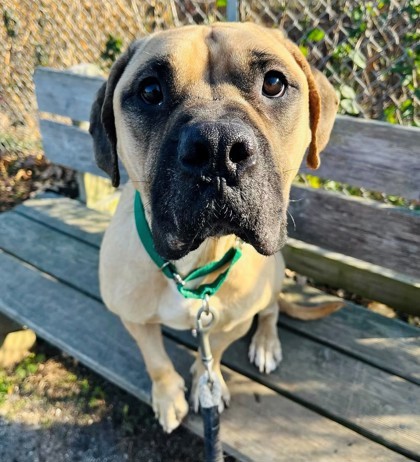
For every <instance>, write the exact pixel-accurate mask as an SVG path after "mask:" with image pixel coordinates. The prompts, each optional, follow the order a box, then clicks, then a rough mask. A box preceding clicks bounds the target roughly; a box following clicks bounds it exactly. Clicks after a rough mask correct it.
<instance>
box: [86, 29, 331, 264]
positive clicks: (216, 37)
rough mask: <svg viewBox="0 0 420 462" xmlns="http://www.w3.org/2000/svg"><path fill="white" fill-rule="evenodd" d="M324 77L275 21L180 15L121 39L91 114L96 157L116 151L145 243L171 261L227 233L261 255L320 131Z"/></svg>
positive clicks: (114, 173) (281, 227) (323, 129)
mask: <svg viewBox="0 0 420 462" xmlns="http://www.w3.org/2000/svg"><path fill="white" fill-rule="evenodd" d="M336 109H337V101H336V97H335V93H334V91H333V89H332V87H331V86H330V84H329V83H328V81H327V80H326V79H325V78H324V77H323V76H322V75H321V74H319V73H318V71H314V70H311V68H310V67H309V65H308V63H307V62H306V60H305V58H304V57H303V55H302V54H301V53H300V51H299V50H298V48H297V47H296V46H295V45H293V44H292V43H291V42H289V41H288V40H287V39H285V38H284V36H283V35H282V34H281V33H280V32H278V31H275V30H269V29H265V28H262V27H260V26H257V25H253V24H236V23H235V24H229V23H226V24H215V25H213V26H189V27H184V28H181V29H175V30H170V31H166V32H159V33H156V34H153V35H151V36H149V37H147V38H144V39H141V40H138V41H137V42H135V43H134V44H132V45H131V46H130V48H129V50H128V51H127V52H126V53H125V54H124V55H123V56H122V57H121V58H120V59H119V61H118V62H117V63H116V64H114V66H113V68H112V70H111V74H110V77H109V79H108V82H107V83H106V84H104V86H103V87H102V88H101V90H100V91H99V93H98V97H97V100H96V102H95V103H94V105H93V108H92V114H91V133H92V135H93V138H94V142H95V155H96V159H97V162H98V165H99V166H100V167H101V168H103V169H104V170H105V171H107V172H108V173H109V174H110V176H111V178H112V179H113V182H114V184H118V181H119V173H118V161H117V155H118V156H119V157H120V158H121V160H122V162H123V164H124V166H125V167H126V169H127V172H128V174H129V177H130V180H131V181H133V183H134V185H135V187H136V188H137V189H138V190H139V191H140V193H141V195H142V199H143V202H144V203H145V204H146V207H149V208H148V213H149V214H150V217H151V223H152V234H153V238H154V243H155V247H156V250H157V251H158V252H159V253H160V254H161V256H162V257H164V258H167V259H171V260H176V259H178V258H181V257H183V256H184V255H186V254H187V253H188V252H189V251H191V250H193V249H195V248H197V247H198V246H199V245H200V244H201V243H202V242H203V241H204V240H205V239H206V238H208V237H214V236H221V235H226V234H235V235H237V236H239V237H240V238H242V239H243V240H244V241H245V242H248V243H250V244H251V245H253V246H254V248H255V249H256V250H257V251H258V252H260V253H261V254H264V255H271V254H273V253H275V252H276V251H277V250H279V249H280V248H281V247H282V246H283V244H284V242H285V238H286V209H287V206H288V197H289V191H290V186H291V182H292V179H293V177H294V176H295V175H296V173H297V171H298V168H299V166H300V164H301V161H302V158H303V156H304V154H305V151H306V149H307V148H308V146H309V153H308V164H309V165H310V166H312V167H313V168H316V167H317V166H318V164H319V157H318V152H319V151H320V150H321V149H322V148H323V147H324V146H325V144H326V143H327V141H328V137H329V133H330V131H331V128H332V125H333V120H334V117H335V113H336Z"/></svg>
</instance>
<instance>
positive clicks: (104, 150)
mask: <svg viewBox="0 0 420 462" xmlns="http://www.w3.org/2000/svg"><path fill="white" fill-rule="evenodd" d="M132 55H133V49H132V48H131V47H130V48H129V49H128V50H127V51H126V52H125V53H124V54H123V55H121V57H120V58H119V59H118V61H116V62H115V64H114V65H113V66H112V68H111V72H110V74H109V77H108V80H107V81H106V82H105V83H104V84H103V85H102V87H101V88H100V89H99V91H98V93H97V95H96V100H95V101H94V103H93V105H92V109H91V112H90V127H89V132H90V134H91V135H92V138H93V146H94V151H95V160H96V163H97V164H98V167H99V168H101V169H102V170H103V171H104V172H106V173H107V174H108V175H109V176H110V177H111V180H112V185H113V186H114V187H118V186H119V184H120V171H119V169H118V156H117V134H116V129H115V118H114V107H113V101H112V100H113V96H114V90H115V87H116V86H117V83H118V81H119V80H120V77H121V76H122V74H123V72H124V70H125V68H126V66H127V64H128V62H129V61H130V59H131V57H132Z"/></svg>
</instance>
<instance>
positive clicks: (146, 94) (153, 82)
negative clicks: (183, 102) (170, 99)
mask: <svg viewBox="0 0 420 462" xmlns="http://www.w3.org/2000/svg"><path fill="white" fill-rule="evenodd" d="M140 96H141V99H142V100H143V101H144V102H145V103H146V104H153V105H158V104H160V103H161V102H162V101H163V93H162V88H161V86H160V83H159V81H158V79H156V78H155V77H149V78H147V79H145V80H143V82H142V83H141V84H140Z"/></svg>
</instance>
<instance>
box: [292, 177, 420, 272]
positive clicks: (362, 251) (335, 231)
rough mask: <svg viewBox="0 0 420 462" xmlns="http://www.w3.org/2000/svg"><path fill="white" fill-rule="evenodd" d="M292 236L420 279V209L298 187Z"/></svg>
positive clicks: (294, 203)
mask: <svg viewBox="0 0 420 462" xmlns="http://www.w3.org/2000/svg"><path fill="white" fill-rule="evenodd" d="M291 199H292V201H291V203H290V207H289V209H290V213H291V214H292V216H293V220H294V221H292V220H290V221H289V235H290V236H291V237H293V238H295V239H299V240H301V241H305V242H308V243H310V244H314V245H318V246H320V247H323V248H325V249H328V250H332V251H334V252H339V253H343V254H345V255H350V256H352V257H355V258H359V259H362V260H365V261H368V262H370V263H374V264H377V265H380V266H384V267H386V268H390V269H393V270H395V271H397V272H401V273H404V274H408V275H410V276H413V277H415V278H417V279H418V280H419V281H420V212H414V211H413V210H408V209H403V208H401V207H394V206H392V205H387V204H381V203H378V202H375V201H372V200H366V199H361V198H358V197H351V196H345V195H343V194H338V193H334V192H332V191H324V190H321V189H312V188H307V187H304V186H301V185H294V186H293V188H292V193H291Z"/></svg>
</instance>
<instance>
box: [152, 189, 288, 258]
mask: <svg viewBox="0 0 420 462" xmlns="http://www.w3.org/2000/svg"><path fill="white" fill-rule="evenodd" d="M231 196H232V197H231V198H230V200H226V199H224V200H223V199H221V198H220V197H218V198H215V197H213V198H211V199H207V200H206V198H205V197H206V195H205V194H202V195H201V196H200V195H197V196H195V197H192V198H190V199H189V200H188V199H186V198H185V196H184V197H183V200H182V201H181V202H177V201H176V200H174V201H173V202H172V203H171V206H170V207H168V209H166V210H163V209H162V208H157V209H156V210H155V211H153V208H152V216H153V219H152V234H153V239H154V243H155V248H156V250H157V252H158V253H159V254H160V255H161V256H162V257H163V258H165V259H167V260H178V259H180V258H182V257H184V256H185V255H187V254H188V253H189V252H191V251H193V250H195V249H197V248H198V247H199V246H200V245H201V244H202V243H203V242H204V241H205V240H206V239H211V238H219V237H222V236H227V235H232V234H233V235H235V236H237V237H239V238H240V239H242V240H243V241H244V242H246V243H248V244H250V245H252V246H253V247H254V248H255V249H256V250H257V252H259V253H260V254H262V255H266V256H269V255H273V254H274V253H276V252H277V251H278V250H280V249H281V248H282V247H283V246H284V244H285V242H286V237H287V231H286V212H285V210H284V209H283V207H282V206H281V205H280V206H278V207H261V206H260V207H254V206H246V205H245V204H244V203H243V200H242V199H241V193H240V192H239V191H235V192H233V193H231ZM238 200H239V203H238ZM177 204H178V205H177ZM162 212H163V213H162Z"/></svg>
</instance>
